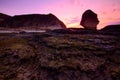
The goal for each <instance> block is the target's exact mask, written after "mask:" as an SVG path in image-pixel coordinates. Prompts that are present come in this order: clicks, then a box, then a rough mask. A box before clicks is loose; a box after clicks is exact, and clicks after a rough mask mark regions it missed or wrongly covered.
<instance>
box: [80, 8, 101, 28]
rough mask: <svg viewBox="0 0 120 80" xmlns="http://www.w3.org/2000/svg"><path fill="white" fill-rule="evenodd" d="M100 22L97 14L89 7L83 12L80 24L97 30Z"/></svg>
mask: <svg viewBox="0 0 120 80" xmlns="http://www.w3.org/2000/svg"><path fill="white" fill-rule="evenodd" d="M98 23H99V20H98V18H97V14H96V13H94V12H93V11H92V10H90V9H89V10H86V11H85V12H84V13H83V15H82V19H81V22H80V25H82V26H83V27H84V28H85V29H88V30H96V29H97V25H98Z"/></svg>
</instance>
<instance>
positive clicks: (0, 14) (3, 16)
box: [0, 13, 11, 23]
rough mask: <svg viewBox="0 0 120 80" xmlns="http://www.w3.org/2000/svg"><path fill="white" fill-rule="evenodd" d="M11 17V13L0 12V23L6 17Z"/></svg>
mask: <svg viewBox="0 0 120 80" xmlns="http://www.w3.org/2000/svg"><path fill="white" fill-rule="evenodd" d="M10 17H11V16H9V15H6V14H3V13H0V23H1V22H2V21H4V20H5V19H7V18H10Z"/></svg>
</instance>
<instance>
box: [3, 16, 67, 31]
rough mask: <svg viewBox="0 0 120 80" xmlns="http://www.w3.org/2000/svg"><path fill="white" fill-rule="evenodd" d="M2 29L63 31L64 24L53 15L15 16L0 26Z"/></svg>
mask: <svg viewBox="0 0 120 80" xmlns="http://www.w3.org/2000/svg"><path fill="white" fill-rule="evenodd" d="M2 26H3V27H8V28H9V27H11V28H25V29H37V30H38V29H42V30H43V29H47V30H49V29H50V30H54V29H64V28H66V26H65V24H64V23H63V22H62V21H60V20H59V19H58V18H57V17H56V16H55V15H53V14H47V15H45V14H28V15H16V16H13V17H11V18H9V19H7V20H5V21H4V22H3V24H2Z"/></svg>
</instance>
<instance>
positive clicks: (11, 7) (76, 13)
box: [0, 0, 120, 29]
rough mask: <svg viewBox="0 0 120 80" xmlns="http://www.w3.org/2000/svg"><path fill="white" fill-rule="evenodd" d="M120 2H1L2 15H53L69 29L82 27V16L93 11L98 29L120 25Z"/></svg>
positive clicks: (80, 0) (14, 0)
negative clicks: (97, 20) (87, 11)
mask: <svg viewBox="0 0 120 80" xmlns="http://www.w3.org/2000/svg"><path fill="white" fill-rule="evenodd" d="M119 4H120V0H0V13H4V14H8V15H11V16H13V15H21V14H49V13H52V14H54V15H55V16H57V17H58V18H59V19H60V20H61V21H63V22H64V23H65V24H66V26H67V27H68V28H69V27H77V28H79V27H82V26H81V25H80V21H81V16H82V14H83V13H84V11H85V10H87V9H91V10H92V11H94V12H95V13H97V15H98V19H99V21H100V23H99V25H98V29H101V28H103V27H105V26H106V25H110V24H120V6H119Z"/></svg>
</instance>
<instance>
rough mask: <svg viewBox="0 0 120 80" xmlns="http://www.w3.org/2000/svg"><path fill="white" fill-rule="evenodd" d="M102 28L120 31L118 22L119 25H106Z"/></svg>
mask: <svg viewBox="0 0 120 80" xmlns="http://www.w3.org/2000/svg"><path fill="white" fill-rule="evenodd" d="M102 30H103V31H120V24H119V25H108V26H106V27H105V28H103V29H102Z"/></svg>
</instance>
